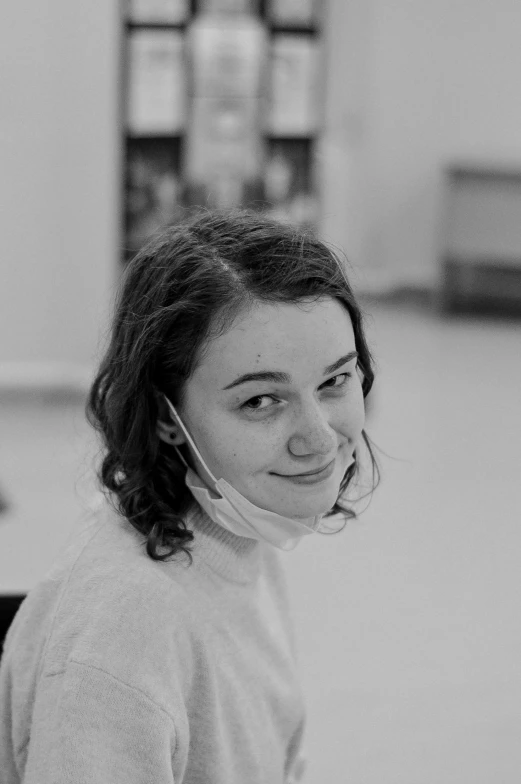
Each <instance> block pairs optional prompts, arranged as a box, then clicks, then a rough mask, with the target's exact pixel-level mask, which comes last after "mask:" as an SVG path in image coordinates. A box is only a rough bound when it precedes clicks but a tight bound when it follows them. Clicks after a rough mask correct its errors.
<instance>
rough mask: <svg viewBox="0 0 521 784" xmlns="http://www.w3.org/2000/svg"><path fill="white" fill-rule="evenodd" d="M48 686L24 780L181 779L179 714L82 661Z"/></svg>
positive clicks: (63, 783)
mask: <svg viewBox="0 0 521 784" xmlns="http://www.w3.org/2000/svg"><path fill="white" fill-rule="evenodd" d="M41 688H42V690H43V693H42V694H41V698H42V699H40V700H37V702H36V705H35V713H34V716H33V721H32V727H31V738H30V742H29V746H28V749H27V762H26V765H25V776H24V779H23V780H24V784H150V782H154V784H174V773H173V770H174V757H175V753H176V732H175V725H174V721H173V718H172V717H171V716H170V715H169V714H167V713H166V712H165V711H164V710H163V708H161V707H160V706H159V705H157V704H156V703H154V702H153V701H152V700H151V699H150V698H149V697H148V696H147V695H146V694H144V693H142V692H141V691H139V690H137V689H135V688H133V687H131V686H128V685H127V684H125V683H123V682H121V681H119V680H118V679H116V678H114V677H113V676H112V675H109V674H108V673H106V672H105V671H103V670H101V669H97V668H96V667H93V666H91V665H85V664H80V663H77V662H69V664H68V667H67V669H66V671H65V672H63V673H58V674H55V675H48V676H46V678H45V679H44V682H43V683H42V684H41ZM175 784H180V782H179V779H176V781H175Z"/></svg>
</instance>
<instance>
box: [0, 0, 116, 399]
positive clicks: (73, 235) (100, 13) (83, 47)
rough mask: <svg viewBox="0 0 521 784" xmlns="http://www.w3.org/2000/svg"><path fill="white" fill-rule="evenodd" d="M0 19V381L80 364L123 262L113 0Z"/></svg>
mask: <svg viewBox="0 0 521 784" xmlns="http://www.w3.org/2000/svg"><path fill="white" fill-rule="evenodd" d="M1 17H2V18H1V24H0V94H1V96H2V98H1V105H2V108H1V113H0V172H1V181H0V237H1V255H0V385H1V382H2V380H3V381H4V382H5V381H8V382H9V380H12V381H14V382H16V379H19V380H22V381H23V379H27V380H29V381H30V380H31V379H33V380H35V381H37V380H38V378H39V377H42V380H45V378H46V377H47V375H49V374H50V375H51V376H52V375H53V374H54V375H56V374H57V373H58V374H59V373H62V374H64V375H65V376H75V374H76V375H77V374H78V373H80V374H81V372H82V369H83V368H86V367H88V366H89V364H90V363H91V361H92V358H93V353H94V352H95V350H96V343H97V335H98V327H99V323H100V319H101V318H103V314H104V313H105V310H106V306H107V301H108V296H109V292H110V288H111V286H112V283H113V281H114V279H115V275H116V273H117V242H118V231H119V225H118V221H119V214H118V213H119V192H118V189H119V173H118V167H119V161H118V156H119V152H118V146H117V145H118V137H117V88H118V57H119V54H118V36H119V24H118V15H117V0H90V2H89V3H71V2H69V0H50V1H49V2H46V3H42V2H40V0H26V2H23V3H16V2H10V3H5V4H4V5H3V6H2V14H1Z"/></svg>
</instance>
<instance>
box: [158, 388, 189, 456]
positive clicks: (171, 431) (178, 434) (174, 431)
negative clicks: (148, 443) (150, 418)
mask: <svg viewBox="0 0 521 784" xmlns="http://www.w3.org/2000/svg"><path fill="white" fill-rule="evenodd" d="M157 403H158V408H159V415H158V419H157V425H156V433H157V435H158V436H159V438H160V439H161V441H164V442H165V444H170V446H180V445H181V444H185V443H186V438H185V436H184V433H183V431H182V430H181V428H180V427H179V426H178V425H177V424H176V423H175V422H174V421H173V418H172V414H171V412H170V409H169V408H168V406H167V404H166V403H165V400H164V398H163V397H162V396H161V395H158V396H157Z"/></svg>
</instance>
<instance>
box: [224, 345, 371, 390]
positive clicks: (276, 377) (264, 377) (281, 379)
mask: <svg viewBox="0 0 521 784" xmlns="http://www.w3.org/2000/svg"><path fill="white" fill-rule="evenodd" d="M357 356H358V351H350V352H349V354H344V356H342V357H340V358H339V359H337V360H336V362H333V364H332V365H327V367H325V368H324V375H325V376H328V375H330V374H331V373H334V372H335V370H338V368H341V367H342V365H345V364H346V363H347V362H350V361H351V360H352V359H354V358H355V357H357ZM248 381H270V382H271V383H272V384H289V383H291V376H290V375H289V374H288V373H283V372H282V371H280V370H260V371H259V372H258V373H244V374H243V375H242V376H239V378H236V379H235V381H232V383H231V384H228V385H227V386H225V387H223V390H225V389H233V387H238V386H239V385H240V384H247V383H248Z"/></svg>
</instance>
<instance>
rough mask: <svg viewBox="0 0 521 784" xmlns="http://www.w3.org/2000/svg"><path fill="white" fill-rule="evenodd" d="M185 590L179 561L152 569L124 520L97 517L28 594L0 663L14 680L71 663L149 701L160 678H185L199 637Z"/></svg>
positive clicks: (191, 597)
mask: <svg viewBox="0 0 521 784" xmlns="http://www.w3.org/2000/svg"><path fill="white" fill-rule="evenodd" d="M193 582H194V581H193V577H192V575H191V572H190V568H189V566H188V561H187V559H186V558H184V559H181V558H179V559H178V560H175V561H172V562H168V563H165V562H155V561H152V559H150V557H149V556H148V555H147V554H146V552H145V549H144V537H141V536H140V535H139V534H138V532H136V531H135V530H134V529H133V528H132V526H130V524H129V523H128V522H127V521H124V520H123V519H121V518H119V517H118V516H116V515H113V514H108V515H103V516H102V517H97V518H95V519H93V520H91V521H89V523H88V524H87V525H85V527H84V528H83V529H82V530H81V531H78V532H77V533H76V534H75V535H74V536H73V537H72V538H71V540H70V541H69V543H68V545H67V547H66V548H65V549H64V550H63V551H62V553H61V554H60V556H59V557H58V558H57V559H56V561H55V563H54V565H53V567H52V568H51V570H50V571H49V572H48V573H47V574H46V575H45V577H44V578H43V579H42V580H41V581H40V582H39V583H38V584H37V585H36V586H35V587H34V588H33V589H32V590H31V591H30V592H29V594H28V596H27V597H26V599H25V600H24V602H23V603H22V605H21V607H20V609H19V611H18V613H17V615H16V617H15V620H14V622H13V624H12V626H11V628H10V630H9V634H8V636H7V638H6V642H5V649H4V655H5V656H6V659H7V660H9V659H11V666H13V667H15V668H16V669H17V670H18V671H19V673H20V677H23V676H22V675H21V673H22V672H23V671H25V672H26V673H32V676H33V677H34V678H35V679H38V678H39V677H45V676H47V675H53V674H56V673H60V672H63V671H65V670H66V669H67V665H68V662H69V661H76V662H79V663H82V664H84V665H89V666H92V667H94V668H99V669H100V670H102V671H104V672H106V673H107V674H109V675H111V676H113V677H114V678H115V679H118V680H119V681H122V682H125V683H127V684H128V685H129V686H133V687H135V688H141V689H143V690H145V691H147V690H148V693H149V694H150V696H151V698H152V699H155V698H156V695H155V692H156V691H157V689H160V688H161V686H160V684H161V682H162V680H163V678H165V677H170V678H172V677H174V676H175V677H176V678H177V679H179V678H180V677H181V675H182V678H183V679H187V680H190V678H191V677H192V672H191V666H190V663H191V662H192V661H193V659H194V656H193V648H194V646H195V647H197V645H198V644H201V643H200V640H201V638H202V637H204V633H203V630H202V629H201V628H200V626H198V625H197V623H195V622H194V619H195V618H197V617H198V615H199V614H198V613H197V612H195V611H194V609H195V605H196V604H197V600H198V598H197V590H193V589H192V583H193ZM176 659H177V660H178V663H179V666H178V667H176V666H175V663H176ZM166 662H168V663H170V667H169V668H167V667H166V666H165V663H166ZM160 670H161V671H160ZM162 670H164V672H163V671H162ZM172 685H173V686H175V688H177V689H180V688H182V684H180V683H177V684H172Z"/></svg>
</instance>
